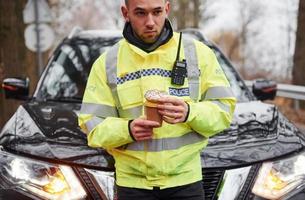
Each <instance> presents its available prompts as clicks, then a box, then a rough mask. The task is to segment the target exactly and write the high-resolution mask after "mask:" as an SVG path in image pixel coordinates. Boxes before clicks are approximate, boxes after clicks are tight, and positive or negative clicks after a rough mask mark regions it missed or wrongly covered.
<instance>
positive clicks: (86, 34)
mask: <svg viewBox="0 0 305 200" xmlns="http://www.w3.org/2000/svg"><path fill="white" fill-rule="evenodd" d="M75 37H77V38H82V39H92V38H108V37H109V38H114V37H123V35H122V31H120V30H105V29H99V30H82V29H81V28H78V27H76V28H74V29H73V30H72V31H71V33H70V34H69V36H68V38H69V39H72V38H75Z"/></svg>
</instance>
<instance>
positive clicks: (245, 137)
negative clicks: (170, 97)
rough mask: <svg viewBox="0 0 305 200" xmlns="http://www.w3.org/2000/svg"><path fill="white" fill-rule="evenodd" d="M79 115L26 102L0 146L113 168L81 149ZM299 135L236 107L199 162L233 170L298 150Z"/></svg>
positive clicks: (267, 111)
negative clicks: (228, 125)
mask: <svg viewBox="0 0 305 200" xmlns="http://www.w3.org/2000/svg"><path fill="white" fill-rule="evenodd" d="M79 110H80V104H75V103H62V102H37V101H30V102H28V103H27V104H25V105H23V106H20V107H19V109H18V110H17V112H16V114H15V115H14V117H13V118H12V119H11V120H10V122H9V123H8V124H7V126H5V127H4V129H3V131H2V134H1V137H0V143H1V144H2V145H3V146H4V147H6V148H9V149H11V150H13V151H16V152H20V153H25V154H29V155H34V156H39V157H45V158H49V159H56V160H58V159H60V160H65V161H67V162H73V163H75V164H77V163H78V164H86V165H89V166H95V167H108V168H110V169H113V163H114V162H113V159H112V157H111V156H110V155H108V154H107V152H106V151H105V150H103V149H98V148H90V147H88V146H87V139H86V136H85V134H84V133H83V132H82V131H81V129H80V128H79V127H78V124H77V112H78V111H79ZM301 136H302V134H301V133H300V132H299V130H298V129H297V128H296V127H295V126H294V125H292V124H291V123H290V122H289V121H288V120H287V119H286V118H285V117H284V116H283V115H281V114H280V113H279V112H278V110H277V108H276V107H275V106H274V105H271V104H265V103H261V102H259V101H254V102H248V103H239V104H237V107H236V111H235V115H234V119H233V122H232V124H231V127H230V128H229V129H227V130H225V131H223V132H222V133H219V134H217V135H216V136H214V137H211V138H210V139H209V145H208V147H207V148H206V149H205V150H204V151H203V152H202V155H201V156H202V163H203V166H204V167H205V168H219V167H236V166H240V165H249V164H251V163H254V162H259V161H264V160H268V159H272V158H274V157H279V156H284V155H287V154H291V153H293V152H297V151H300V150H302V149H303V147H304V146H305V145H304V144H305V143H304V141H305V140H304V139H303V137H301Z"/></svg>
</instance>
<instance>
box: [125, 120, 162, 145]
mask: <svg viewBox="0 0 305 200" xmlns="http://www.w3.org/2000/svg"><path fill="white" fill-rule="evenodd" d="M159 126H160V124H159V123H158V122H155V121H150V120H147V119H143V118H137V119H135V120H133V121H132V122H131V123H130V131H131V134H132V136H133V137H134V139H135V140H136V141H142V140H149V139H152V136H153V128H157V127H159Z"/></svg>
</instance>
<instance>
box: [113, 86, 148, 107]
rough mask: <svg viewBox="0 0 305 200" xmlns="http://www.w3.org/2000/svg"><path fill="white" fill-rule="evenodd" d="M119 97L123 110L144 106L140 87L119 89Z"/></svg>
mask: <svg viewBox="0 0 305 200" xmlns="http://www.w3.org/2000/svg"><path fill="white" fill-rule="evenodd" d="M118 97H119V100H120V104H121V107H122V109H128V108H132V107H135V106H140V105H142V104H143V95H142V92H141V88H140V87H139V86H129V87H121V88H118Z"/></svg>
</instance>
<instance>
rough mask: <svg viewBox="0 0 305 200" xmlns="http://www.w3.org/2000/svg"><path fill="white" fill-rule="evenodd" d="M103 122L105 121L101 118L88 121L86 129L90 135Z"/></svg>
mask: <svg viewBox="0 0 305 200" xmlns="http://www.w3.org/2000/svg"><path fill="white" fill-rule="evenodd" d="M103 121H104V119H103V118H99V117H93V118H92V119H90V120H89V121H87V122H86V123H85V124H86V128H87V130H88V133H90V132H91V131H92V130H93V129H94V128H95V127H96V126H97V125H99V124H100V123H102V122H103Z"/></svg>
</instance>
